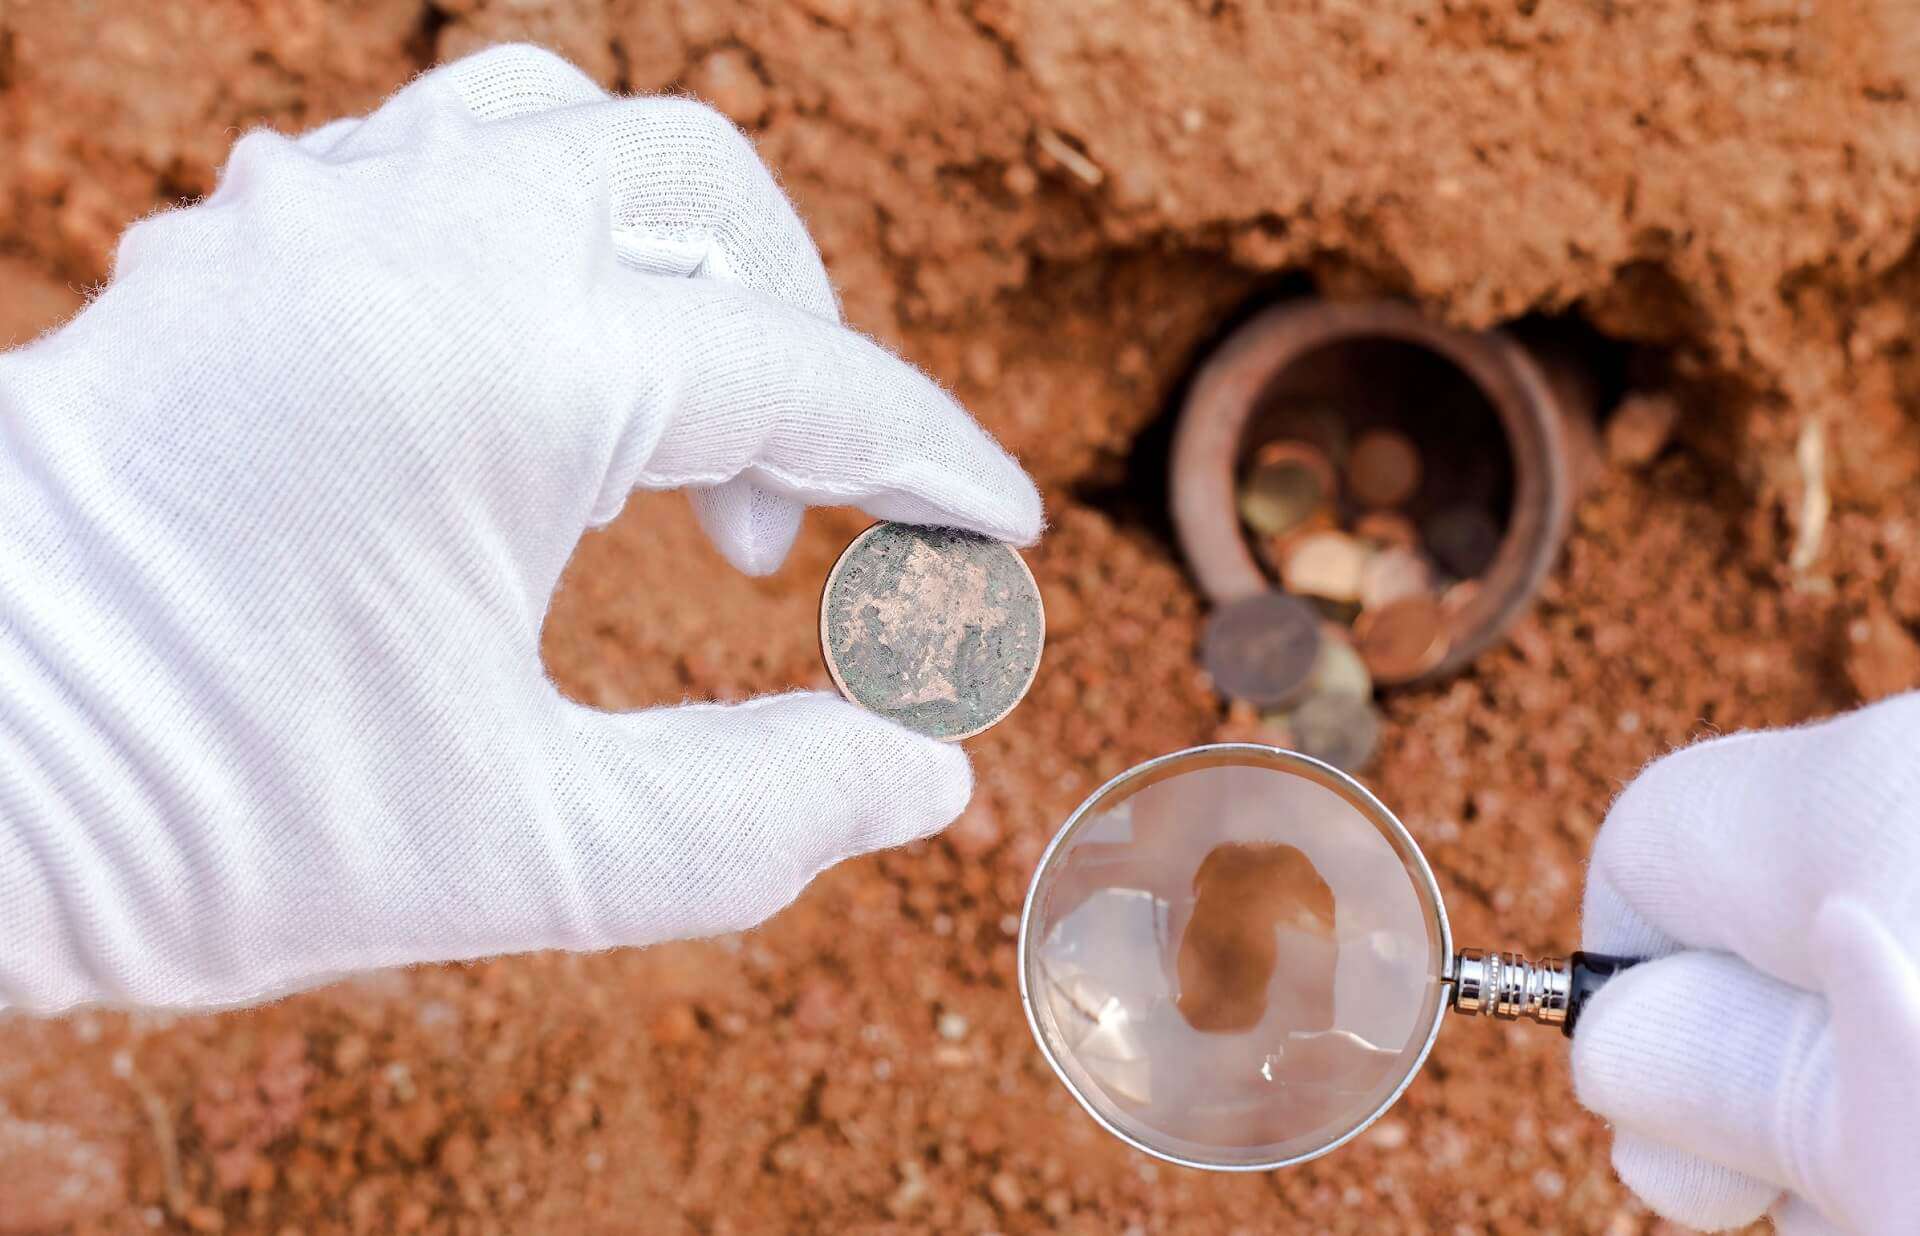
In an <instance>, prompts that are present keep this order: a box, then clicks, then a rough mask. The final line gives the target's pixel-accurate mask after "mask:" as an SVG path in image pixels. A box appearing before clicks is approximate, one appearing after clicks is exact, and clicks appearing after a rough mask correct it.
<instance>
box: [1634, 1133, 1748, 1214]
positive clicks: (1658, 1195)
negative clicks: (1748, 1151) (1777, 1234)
mask: <svg viewBox="0 0 1920 1236" xmlns="http://www.w3.org/2000/svg"><path fill="white" fill-rule="evenodd" d="M1613 1170H1614V1171H1615V1172H1616V1173H1618V1174H1619V1176H1620V1180H1621V1182H1622V1183H1623V1184H1625V1185H1626V1186H1627V1188H1629V1189H1631V1190H1633V1194H1634V1196H1635V1197H1637V1198H1639V1199H1640V1200H1641V1201H1642V1202H1645V1203H1646V1204H1647V1207H1648V1209H1650V1210H1652V1211H1653V1212H1654V1213H1655V1214H1657V1215H1659V1216H1660V1217H1661V1218H1663V1219H1670V1220H1672V1221H1673V1222H1675V1223H1678V1224H1681V1225H1683V1226H1686V1227H1691V1228H1697V1229H1699V1230H1700V1231H1703V1232H1718V1231H1722V1230H1724V1229H1726V1228H1730V1227H1744V1226H1746V1225H1747V1224H1749V1223H1752V1222H1754V1221H1756V1220H1758V1219H1759V1218H1760V1216H1762V1215H1764V1214H1766V1213H1767V1211H1768V1209H1769V1208H1770V1207H1772V1206H1773V1204H1774V1202H1775V1201H1776V1199H1778V1198H1779V1197H1780V1187H1779V1186H1778V1185H1774V1184H1769V1183H1767V1182H1766V1181H1764V1180H1756V1179H1754V1178H1753V1177H1752V1176H1747V1175H1743V1174H1742V1173H1740V1172H1736V1171H1734V1170H1733V1169H1732V1168H1727V1167H1722V1166H1720V1165H1719V1164H1718V1163H1713V1162H1709V1161H1708V1160H1706V1159H1703V1158H1701V1157H1700V1156H1698V1155H1694V1154H1688V1153H1687V1152H1686V1151H1684V1150H1675V1149H1674V1148H1673V1147H1671V1146H1666V1145H1662V1144H1661V1143H1659V1142H1656V1141H1653V1140H1652V1139H1650V1138H1646V1137H1642V1136H1640V1135H1639V1134H1638V1133H1632V1132H1629V1131H1627V1130H1625V1129H1622V1130H1620V1131H1619V1132H1617V1133H1615V1134H1614V1137H1613Z"/></svg>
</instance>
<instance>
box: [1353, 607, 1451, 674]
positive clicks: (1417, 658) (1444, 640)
mask: <svg viewBox="0 0 1920 1236" xmlns="http://www.w3.org/2000/svg"><path fill="white" fill-rule="evenodd" d="M1353 642H1354V646H1355V647H1356V648H1358V649H1359V651H1360V657H1361V659H1362V660H1364V661H1365V662H1366V663H1367V668H1368V669H1369V670H1371V671H1372V672H1373V677H1374V680H1375V681H1376V682H1386V683H1398V682H1409V681H1411V680H1413V679H1415V678H1418V677H1419V676H1420V675H1422V674H1424V673H1426V672H1427V671H1428V670H1430V669H1432V668H1433V667H1434V666H1436V665H1438V664H1440V662H1441V660H1442V659H1443V658H1444V657H1445V656H1446V655H1447V648H1448V646H1449V645H1450V644H1451V642H1452V635H1451V630H1450V626H1449V623H1448V619H1447V614H1446V611H1444V610H1443V609H1441V608H1440V601H1439V599H1438V598H1436V597H1435V596H1433V595H1432V594H1431V593H1419V594H1416V595H1414V596H1410V597H1402V598H1401V599H1399V600H1398V601H1394V602H1392V603H1391V604H1388V605H1383V606H1381V607H1380V608H1379V609H1370V610H1366V611H1365V612H1363V613H1362V614H1361V615H1360V617H1359V618H1358V619H1357V620H1356V621H1355V623H1354V626H1353Z"/></svg>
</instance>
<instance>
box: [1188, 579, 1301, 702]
mask: <svg viewBox="0 0 1920 1236" xmlns="http://www.w3.org/2000/svg"><path fill="white" fill-rule="evenodd" d="M1319 655H1320V617H1319V615H1317V614H1315V613H1314V612H1313V609H1312V608H1311V607H1310V606H1308V605H1307V604H1306V602H1304V601H1302V600H1300V598H1298V597H1291V596H1288V595H1287V594H1285V593H1283V592H1263V593H1260V594H1258V595H1257V596H1251V597H1245V598H1242V599H1241V600H1238V601H1234V602H1232V603H1231V604H1228V605H1223V606H1221V607H1220V608H1219V609H1217V610H1215V611H1213V615H1212V616H1211V617H1210V618H1208V619H1207V629H1206V632H1205V633H1204V634H1203V635H1202V636H1201V640H1200V660H1201V663H1202V664H1203V665H1205V666H1206V667H1207V673H1208V674H1210V675H1212V677H1213V684H1214V686H1216V687H1218V688H1219V689H1220V691H1221V693H1222V694H1224V695H1229V696H1232V697H1233V698H1235V699H1242V700H1246V701H1247V702H1248V703H1250V704H1255V705H1258V706H1260V707H1262V708H1273V707H1279V706H1281V705H1284V704H1288V703H1291V702H1292V701H1293V700H1295V699H1298V698H1299V696H1300V693H1301V691H1302V690H1303V689H1304V688H1305V686H1306V685H1307V678H1308V676H1309V675H1311V674H1312V673H1313V666H1314V662H1315V661H1316V660H1317V659H1318V657H1319Z"/></svg>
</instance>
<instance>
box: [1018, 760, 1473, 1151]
mask: <svg viewBox="0 0 1920 1236" xmlns="http://www.w3.org/2000/svg"><path fill="white" fill-rule="evenodd" d="M1209 756H1213V757H1217V758H1218V759H1219V761H1220V762H1221V763H1227V762H1229V761H1232V760H1234V759H1236V758H1237V757H1251V758H1252V760H1253V762H1254V763H1260V764H1265V765H1267V766H1269V767H1272V768H1275V769H1277V770H1279V771H1283V772H1291V773H1295V774H1298V775H1301V776H1305V777H1307V778H1308V779H1309V780H1312V781H1315V782H1318V783H1319V784H1321V785H1323V786H1325V787H1326V788H1328V789H1330V790H1332V791H1334V792H1335V793H1337V794H1339V795H1340V796H1341V797H1342V798H1345V799H1346V800H1347V801H1348V802H1350V803H1352V804H1353V805H1354V806H1355V807H1356V808H1358V809H1359V810H1360V811H1361V813H1362V814H1364V815H1366V816H1367V817H1368V819H1370V820H1371V821H1372V822H1373V823H1374V824H1375V826H1377V827H1378V828H1379V829H1380V830H1381V832H1382V833H1383V834H1385V836H1386V838H1387V840H1388V841H1389V842H1390V843H1392V845H1393V847H1394V849H1395V850H1396V851H1398V852H1399V854H1400V858H1401V861H1402V863H1403V864H1404V865H1405V866H1406V869H1407V873H1408V874H1409V875H1410V876H1411V877H1412V878H1413V882H1414V885H1415V887H1416V889H1417V890H1418V891H1419V892H1421V893H1423V894H1424V895H1425V897H1426V901H1427V904H1428V905H1430V906H1432V907H1433V912H1432V915H1431V917H1430V918H1429V921H1428V926H1430V927H1433V928H1436V929H1437V930H1438V937H1439V963H1440V972H1439V973H1437V974H1435V975H1434V976H1433V977H1434V981H1435V982H1436V983H1439V984H1445V983H1447V982H1450V981H1451V979H1452V975H1451V968H1452V964H1453V931H1452V929H1451V928H1450V927H1449V926H1448V923H1447V906H1446V903H1445V902H1444V901H1442V900H1441V898H1440V885H1439V883H1438V882H1437V881H1436V880H1435V879H1434V878H1433V869H1432V868H1431V867H1429V866H1428V865H1427V856H1426V855H1425V854H1423V853H1421V852H1420V846H1419V844H1418V843H1417V842H1415V841H1414V839H1413V834H1412V833H1410V832H1408V831H1407V827H1406V825H1404V824H1402V823H1401V822H1400V819H1399V817H1398V816H1396V815H1394V814H1393V812H1391V811H1389V810H1388V809H1387V807H1386V804H1384V803H1382V802H1381V801H1380V800H1379V799H1378V798H1375V797H1374V796H1373V793H1372V791H1370V790H1368V789H1367V787H1366V786H1364V785H1361V784H1360V783H1359V782H1358V781H1356V780H1354V779H1353V778H1352V777H1350V776H1348V775H1347V774H1346V773H1345V772H1342V771H1341V770H1340V769H1338V768H1335V767H1334V766H1333V765H1331V764H1328V763H1326V762H1324V761H1322V760H1316V759H1314V758H1313V757H1312V756H1310V755H1302V754H1300V753H1299V752H1297V751H1288V750H1286V749H1284V748H1281V747H1270V746H1267V745H1265V744H1262V743H1209V744H1206V745H1204V746H1198V747H1186V748H1184V749H1182V750H1179V751H1173V752H1169V753H1168V754H1166V755H1161V756H1156V757H1155V758H1153V759H1150V760H1147V761H1145V762H1144V763H1140V764H1135V765H1134V766H1133V767H1131V768H1129V769H1127V770H1125V771H1124V772H1122V773H1120V774H1119V775H1118V776H1116V777H1114V778H1113V779H1112V780H1110V781H1108V782H1107V783H1106V784H1105V785H1103V786H1101V787H1100V788H1099V789H1097V790H1095V791H1094V792H1093V793H1091V794H1089V795H1088V796H1087V797H1086V799H1085V800H1083V801H1082V802H1081V804H1080V805H1079V806H1078V807H1075V808H1074V809H1073V814H1072V815H1070V816H1068V817H1067V822H1066V823H1065V824H1062V825H1061V826H1060V831H1059V832H1057V833H1055V834H1054V836H1053V840H1052V841H1050V842H1048V843H1047V848H1046V850H1045V851H1044V852H1043V853H1042V854H1041V855H1040V862H1039V865H1037V866H1036V867H1035V868H1034V870H1033V879H1032V881H1031V882H1030V883H1029V884H1028V885H1027V900H1026V903H1025V905H1023V906H1022V907H1021V910H1020V941H1019V951H1018V957H1017V960H1016V963H1015V964H1016V968H1017V969H1018V971H1019V978H1020V1007H1021V1008H1022V1009H1023V1010H1024V1011H1025V1012H1026V1015H1027V1028H1028V1029H1029V1030H1031V1031H1032V1032H1033V1041H1034V1042H1035V1043H1038V1044H1039V1045H1040V1054H1041V1055H1042V1056H1045V1057H1046V1060H1047V1066H1048V1067H1049V1068H1051V1069H1052V1070H1053V1073H1054V1076H1055V1077H1058V1078H1059V1079H1060V1084H1061V1085H1063V1086H1065V1087H1066V1088H1067V1093H1069V1094H1071V1095H1072V1096H1073V1097H1074V1100H1075V1101H1076V1102H1078V1103H1079V1104H1080V1106H1081V1107H1082V1108H1084V1109H1085V1110H1086V1113H1087V1114H1088V1115H1089V1116H1092V1117H1093V1119H1094V1121H1095V1123H1097V1124H1098V1125H1100V1127H1101V1128H1103V1129H1105V1130H1106V1131H1107V1132H1109V1133H1111V1134H1113V1135H1114V1136H1115V1137H1117V1138H1119V1139H1120V1140H1121V1141H1123V1142H1125V1143H1126V1144H1127V1145H1129V1146H1132V1147H1133V1148H1134V1149H1135V1150H1138V1151H1140V1152H1141V1153H1142V1154H1148V1155H1152V1156H1153V1157H1154V1158H1156V1159H1160V1160H1162V1161H1163V1162H1167V1163H1176V1164H1179V1165H1180V1166H1181V1167H1194V1168H1199V1169H1201V1170H1202V1171H1210V1172H1270V1171H1273V1170H1275V1169H1277V1168H1282V1167H1295V1166H1298V1165H1299V1164H1302V1163H1306V1162H1309V1161H1310V1160H1313V1159H1317V1158H1319V1157H1320V1156H1321V1155H1323V1154H1330V1153H1332V1152H1333V1151H1335V1150H1338V1149H1339V1148H1340V1147H1342V1146H1344V1145H1346V1144H1347V1143H1348V1142H1350V1141H1352V1140H1353V1139H1354V1138H1356V1137H1358V1136H1359V1135H1360V1134H1361V1133H1363V1132H1365V1131H1366V1129H1367V1127H1368V1126H1369V1125H1371V1124H1372V1123H1373V1122H1374V1121H1376V1120H1378V1119H1380V1117H1381V1116H1383V1115H1385V1114H1386V1112H1387V1109H1388V1108H1390V1107H1392V1106H1393V1105H1394V1104H1395V1103H1397V1102H1399V1101H1400V1096H1401V1095H1402V1094H1405V1093H1406V1090H1407V1087H1408V1086H1410V1085H1412V1084H1413V1079H1414V1078H1415V1077H1416V1076H1417V1075H1418V1074H1419V1072H1420V1070H1421V1068H1422V1067H1424V1066H1425V1064H1426V1062H1427V1055H1428V1053H1430V1052H1431V1051H1432V1050H1433V1042H1434V1040H1435V1039H1436V1038H1438V1037H1439V1035H1440V1023H1441V1021H1442V1020H1443V1019H1444V1018H1445V1016H1446V1010H1447V1003H1446V999H1445V997H1444V994H1443V995H1442V997H1441V998H1440V999H1438V1000H1436V1001H1435V1002H1434V1006H1433V1013H1432V1018H1431V1024H1430V1025H1429V1026H1428V1027H1427V1034H1426V1038H1425V1040H1424V1041H1422V1042H1421V1044H1420V1050H1419V1052H1418V1053H1417V1054H1415V1056H1414V1057H1413V1059H1412V1060H1411V1061H1410V1062H1409V1063H1408V1065H1407V1069H1406V1073H1405V1074H1404V1075H1403V1076H1402V1077H1401V1078H1400V1083H1399V1084H1398V1085H1397V1086H1395V1087H1394V1088H1393V1091H1392V1093H1390V1094H1388V1095H1387V1096H1386V1097H1385V1098H1384V1099H1382V1100H1381V1101H1380V1103H1379V1104H1378V1106H1376V1107H1375V1108H1374V1109H1373V1110H1372V1111H1371V1112H1368V1113H1367V1116H1366V1119H1364V1120H1361V1121H1360V1122H1359V1123H1358V1124H1355V1125H1354V1126H1353V1127H1352V1128H1351V1129H1348V1130H1347V1131H1346V1132H1345V1133H1342V1134H1341V1135H1340V1136H1339V1137H1336V1138H1334V1139H1332V1140H1331V1141H1329V1142H1327V1143H1326V1144H1325V1145H1323V1146H1316V1147H1314V1148H1313V1149H1312V1150H1307V1151H1304V1152H1302V1153H1300V1154H1296V1155H1292V1156H1290V1157H1288V1158H1284V1159H1274V1160H1272V1161H1270V1162H1262V1163H1238V1162H1235V1163H1223V1162H1219V1161H1217V1160H1206V1159H1190V1158H1187V1157H1186V1156H1184V1155H1178V1154H1172V1153H1169V1152H1168V1151H1165V1150H1161V1149H1159V1148H1158V1147H1155V1146H1151V1145H1149V1144H1147V1143H1146V1142H1143V1141H1141V1140H1140V1139H1139V1138H1137V1137H1135V1136H1134V1135H1133V1134H1131V1133H1129V1132H1127V1131H1126V1130H1125V1129H1123V1128H1121V1127H1119V1126H1118V1125H1116V1124H1115V1123H1114V1122H1113V1121H1112V1120H1110V1119H1108V1117H1107V1115H1106V1114H1105V1113H1104V1112H1102V1111H1101V1110H1100V1108H1099V1107H1098V1106H1096V1105H1095V1104H1094V1102H1093V1100H1092V1099H1091V1098H1090V1097H1089V1096H1088V1095H1086V1094H1085V1093H1083V1092H1082V1091H1081V1089H1080V1087H1079V1086H1078V1085H1077V1084H1075V1082H1074V1080H1073V1077H1072V1075H1071V1074H1070V1073H1069V1072H1068V1071H1067V1069H1066V1066H1065V1065H1064V1064H1063V1063H1062V1062H1061V1061H1060V1060H1059V1058H1057V1057H1056V1056H1055V1055H1054V1052H1053V1048H1052V1047H1051V1046H1050V1045H1049V1044H1048V1042H1047V1036H1046V1035H1045V1034H1044V1033H1042V1031H1041V1029H1040V1017H1039V1014H1038V1013H1037V1012H1036V1011H1035V1009H1034V1000H1033V990H1032V985H1031V983H1030V982H1029V981H1028V970H1027V953H1028V950H1029V947H1030V946H1031V944H1032V936H1033V928H1034V905H1035V903H1036V902H1037V901H1038V899H1039V897H1038V894H1039V891H1040V884H1041V881H1042V879H1043V878H1044V877H1045V876H1046V874H1047V872H1048V870H1049V869H1050V868H1051V867H1052V866H1053V862H1054V859H1055V858H1056V857H1057V856H1058V854H1059V852H1060V850H1061V847H1062V846H1063V845H1064V844H1065V843H1066V841H1067V839H1068V838H1070V837H1072V836H1073V834H1074V833H1075V832H1076V831H1078V829H1079V827H1080V825H1081V824H1082V822H1084V821H1085V820H1086V818H1087V817H1088V816H1089V815H1091V814H1092V813H1093V811H1094V809H1095V808H1097V807H1099V806H1101V805H1102V804H1104V803H1105V802H1106V801H1107V800H1108V799H1109V798H1110V797H1112V796H1113V795H1114V794H1115V793H1116V792H1117V791H1119V790H1121V789H1124V788H1126V787H1128V786H1131V785H1134V784H1135V783H1136V782H1139V781H1143V780H1144V781H1153V780H1157V779H1159V778H1158V775H1159V774H1161V773H1163V772H1164V771H1165V770H1166V769H1167V767H1168V766H1169V765H1171V764H1174V763H1176V762H1186V761H1190V760H1197V759H1205V758H1206V757H1209Z"/></svg>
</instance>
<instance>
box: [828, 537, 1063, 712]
mask: <svg viewBox="0 0 1920 1236" xmlns="http://www.w3.org/2000/svg"><path fill="white" fill-rule="evenodd" d="M1045 641H1046V615H1045V611H1044V609H1043V608H1042V605H1041V601H1040V588H1039V585H1038V584H1036V583H1035V582H1034V579H1033V573H1032V572H1031V571H1029V570H1028V569H1027V564H1026V563H1025V562H1024V561H1023V560H1022V559H1021V557H1020V555H1019V554H1018V553H1017V552H1016V551H1015V550H1014V549H1013V548H1012V547H1011V546H1008V545H1003V544H1001V543H1000V542H998V541H995V540H992V539H990V538H987V537H983V536H978V535H975V534H974V533H971V532H963V531H960V530H958V529H954V528H928V527H921V526H918V525H914V524H898V523H879V524H875V525H874V526H873V527H871V528H868V529H867V530H866V531H865V532H863V533H861V534H860V535H859V536H858V537H855V538H854V540H853V543H852V544H851V545H848V546H847V548H846V549H845V551H843V552H842V553H841V555H840V560H839V561H838V562H836V563H834V565H833V570H832V572H831V573H829V574H828V576H827V585H826V588H825V590H824V592H823V593H822V595H821V598H820V644H821V648H822V651H823V652H824V654H825V656H826V661H827V672H828V673H829V674H831V675H832V676H833V681H834V684H835V685H836V686H838V687H839V688H840V693H841V694H842V695H845V696H846V697H847V698H848V699H850V700H852V701H853V702H854V703H856V704H859V705H860V706H862V707H863V708H869V709H871V710H873V711H874V712H877V713H879V714H880V715H881V716H884V717H889V718H891V719H892V720H895V721H898V722H900V723H901V724H902V725H905V726H907V727H908V728H909V729H913V730H917V731H919V732H920V733H922V734H927V735H929V736H931V737H934V738H940V739H947V740H958V739H961V738H968V737H971V736H972V735H974V734H978V733H979V732H980V731H982V730H984V729H986V728H987V727H988V726H991V725H993V724H994V723H995V722H997V721H999V720H1000V719H1001V718H1002V717H1004V716H1006V715H1007V714H1008V713H1009V712H1012V711H1013V708H1014V705H1016V704H1018V703H1019V702H1020V700H1021V697H1023V696H1024V695H1026V693H1027V688H1028V687H1029V686H1031V685H1032V684H1033V676H1034V674H1035V673H1037V672H1038V670H1039V668H1040V653H1041V648H1042V646H1043V645H1044V643H1045Z"/></svg>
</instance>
